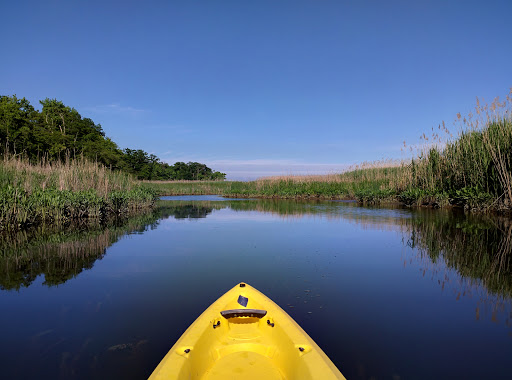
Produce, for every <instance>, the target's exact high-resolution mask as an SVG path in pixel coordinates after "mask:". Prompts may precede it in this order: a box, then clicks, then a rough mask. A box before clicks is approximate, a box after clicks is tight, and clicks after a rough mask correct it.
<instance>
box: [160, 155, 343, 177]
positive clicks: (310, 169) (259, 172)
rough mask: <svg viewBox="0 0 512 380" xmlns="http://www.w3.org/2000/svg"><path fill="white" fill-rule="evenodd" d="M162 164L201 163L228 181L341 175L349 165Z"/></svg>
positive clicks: (268, 161) (259, 161) (282, 162)
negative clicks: (219, 173)
mask: <svg viewBox="0 0 512 380" xmlns="http://www.w3.org/2000/svg"><path fill="white" fill-rule="evenodd" d="M163 161H164V162H167V163H169V164H174V163H175V162H178V161H182V162H188V161H197V162H203V163H205V164H206V165H208V166H209V167H210V168H212V169H213V170H216V171H220V172H223V173H226V175H227V176H226V179H228V180H243V181H247V180H254V179H257V178H261V177H269V176H277V175H308V174H309V175H313V174H332V173H341V172H343V171H344V170H346V169H347V168H348V167H350V164H346V163H343V164H332V163H314V164H308V163H304V162H299V161H296V160H291V159H280V160H271V159H252V160H208V159H203V160H201V159H184V158H183V157H181V158H179V159H165V160H163Z"/></svg>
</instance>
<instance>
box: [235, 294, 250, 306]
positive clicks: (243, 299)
mask: <svg viewBox="0 0 512 380" xmlns="http://www.w3.org/2000/svg"><path fill="white" fill-rule="evenodd" d="M248 302H249V298H247V297H244V296H238V304H239V305H242V306H243V307H247V303H248Z"/></svg>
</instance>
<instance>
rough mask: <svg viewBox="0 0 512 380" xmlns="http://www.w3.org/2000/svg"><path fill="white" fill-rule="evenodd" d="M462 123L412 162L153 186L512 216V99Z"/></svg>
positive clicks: (429, 140)
mask: <svg viewBox="0 0 512 380" xmlns="http://www.w3.org/2000/svg"><path fill="white" fill-rule="evenodd" d="M511 95H512V92H511V94H509V95H508V96H507V97H506V99H505V100H504V101H503V102H500V101H499V99H496V100H495V101H494V102H493V103H491V104H490V105H487V104H485V105H482V104H480V103H479V101H478V100H477V105H476V107H475V110H474V112H473V113H470V114H469V115H468V116H466V117H463V116H461V115H460V114H458V115H457V120H456V123H455V126H456V128H457V133H455V135H453V134H452V133H451V132H450V131H449V129H448V128H447V127H446V126H445V125H444V123H443V124H442V125H440V126H439V127H438V128H437V129H434V128H433V129H432V136H430V137H428V136H426V135H423V140H424V141H423V142H422V146H423V148H422V149H421V150H419V153H417V155H415V157H414V158H413V159H410V160H407V161H401V162H390V161H386V162H378V163H369V164H363V165H360V166H357V167H354V168H352V170H349V171H347V172H345V173H342V174H331V175H325V176H280V177H270V178H262V179H259V180H256V181H251V182H218V183H215V182H188V183H186V182H167V183H152V187H153V189H155V190H156V191H157V192H159V193H160V194H165V195H178V194H220V195H224V196H231V197H261V198H296V199H301V198H302V199H307V198H320V199H357V200H358V201H360V202H363V203H379V202H383V201H385V202H401V203H403V204H406V205H428V206H432V207H442V206H456V207H463V208H466V209H478V210H493V211H501V212H511V211H512V98H511Z"/></svg>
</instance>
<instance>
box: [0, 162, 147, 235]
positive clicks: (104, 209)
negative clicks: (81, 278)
mask: <svg viewBox="0 0 512 380" xmlns="http://www.w3.org/2000/svg"><path fill="white" fill-rule="evenodd" d="M154 198H155V194H154V192H153V191H152V190H150V189H147V188H144V187H141V185H140V183H138V182H137V181H136V180H134V179H133V178H132V177H131V176H129V175H128V174H125V173H121V172H113V171H111V170H109V169H107V168H105V167H104V166H102V165H98V164H96V163H93V162H90V161H87V160H85V159H77V160H67V161H66V162H64V163H61V162H47V161H41V162H40V163H38V164H32V163H30V162H28V161H27V160H24V159H22V158H19V157H14V156H7V157H5V158H4V159H3V161H2V162H0V229H13V230H16V229H19V228H21V227H24V226H27V225H31V224H37V223H40V222H44V221H52V222H55V221H59V222H62V221H68V220H72V219H79V218H91V217H95V218H100V217H104V216H105V215H107V214H122V213H124V212H127V211H129V210H135V209H139V208H145V207H149V206H151V205H152V204H153V202H154Z"/></svg>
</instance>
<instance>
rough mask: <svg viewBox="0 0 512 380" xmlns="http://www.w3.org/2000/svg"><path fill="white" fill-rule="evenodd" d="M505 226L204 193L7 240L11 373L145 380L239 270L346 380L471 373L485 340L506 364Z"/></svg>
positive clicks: (2, 271) (1, 272)
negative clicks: (209, 196) (132, 213)
mask: <svg viewBox="0 0 512 380" xmlns="http://www.w3.org/2000/svg"><path fill="white" fill-rule="evenodd" d="M511 234H512V224H511V223H510V220H507V219H500V218H491V217H476V216H472V215H467V214H463V213H454V212H451V211H447V210H428V209H420V210H412V209H407V208H400V207H397V208H377V207H360V206H358V205H357V204H355V203H346V202H332V201H318V202H299V201H277V200H271V199H269V200H238V201H236V202H231V201H218V200H217V199H209V200H206V201H191V200H187V201H161V202H158V204H157V208H155V209H154V210H152V211H151V212H148V213H146V214H144V215H139V216H136V217H134V218H130V219H125V220H112V221H108V222H105V223H103V224H94V223H92V224H86V225H74V226H66V228H65V229H60V230H59V229H55V228H49V227H44V226H43V227H41V228H39V229H37V230H33V231H28V232H24V233H19V234H17V235H10V236H4V237H3V239H1V240H0V249H1V254H0V286H1V288H2V290H4V291H3V292H1V291H0V302H3V303H0V308H1V309H2V310H3V313H2V314H0V322H2V323H0V325H3V326H8V328H5V329H4V330H3V331H1V333H2V337H3V342H4V344H3V345H0V350H3V351H1V352H2V353H3V358H4V362H3V364H7V366H6V369H5V370H4V372H5V374H6V376H7V377H8V378H35V377H45V376H44V375H43V376H40V375H41V373H44V374H46V375H47V376H46V377H47V378H59V376H60V378H63V379H64V378H65V379H69V378H119V377H127V378H128V377H129V378H146V377H147V376H148V375H149V373H150V371H151V370H152V369H153V368H154V367H155V365H156V364H157V363H158V361H159V360H160V359H161V357H162V356H163V354H164V353H165V352H166V351H167V350H168V349H169V347H170V344H171V343H172V342H173V341H175V340H176V339H177V338H178V337H179V335H180V334H181V333H182V332H183V331H184V329H186V328H187V327H188V325H189V323H190V322H191V319H193V318H194V317H195V316H197V315H199V313H201V312H202V311H203V310H204V308H205V307H206V306H207V305H208V304H210V303H211V302H212V301H213V300H214V299H215V298H217V297H218V295H219V294H220V292H221V291H222V290H227V289H228V288H229V287H231V286H232V285H233V284H232V282H233V281H238V280H244V281H248V282H249V283H251V284H254V285H255V286H257V287H258V288H259V289H260V290H261V291H263V292H264V293H266V294H268V295H269V296H271V297H272V298H273V299H274V300H275V301H276V302H278V303H279V304H280V305H282V306H283V307H284V308H285V309H286V311H287V312H289V313H290V314H291V315H292V316H293V317H294V318H295V319H296V320H297V322H298V323H299V324H301V326H303V327H304V328H305V329H306V331H308V333H309V334H310V335H311V336H313V337H314V339H315V340H317V342H318V343H319V344H320V346H322V348H324V349H325V350H326V352H328V354H329V356H330V357H331V358H332V359H333V361H335V362H336V364H337V365H339V366H340V367H341V368H343V369H344V372H345V375H347V376H348V377H349V378H371V377H372V376H374V377H375V378H392V377H393V376H395V375H396V376H401V378H433V377H435V375H436V373H438V372H439V371H441V370H443V371H444V370H445V369H446V368H448V367H449V368H453V370H452V371H456V372H457V373H456V374H455V375H460V373H462V372H461V371H464V370H465V371H466V372H464V375H467V374H471V373H472V372H471V371H473V370H474V369H475V368H476V367H477V366H478V361H477V360H475V359H474V357H472V358H471V359H470V360H469V359H468V358H467V357H466V356H470V355H474V356H485V355H486V353H487V351H486V347H489V346H492V347H495V348H496V351H497V352H498V354H494V353H493V354H491V353H489V354H488V355H490V356H492V357H490V358H484V359H485V360H486V361H484V359H482V358H480V357H479V358H478V359H479V360H482V361H484V362H485V363H486V365H485V366H486V371H487V370H488V371H494V372H493V373H495V374H502V373H506V371H507V369H506V368H505V370H503V368H501V367H506V366H507V364H506V362H505V360H504V359H503V357H508V356H507V355H509V354H510V352H511V349H512V348H511V345H510V342H512V341H510V339H509V338H508V337H507V334H508V333H509V332H510V331H511V329H510V327H512V326H511V321H510V316H511V314H510V312H511V310H510V307H511V302H510V299H511V297H512V284H511V282H512V280H511V269H512V268H511V262H510V256H511V253H510V250H511V247H510V241H511ZM98 260H101V263H98ZM401 260H402V261H401ZM97 264H101V265H97ZM90 269H92V270H90ZM76 277H78V278H76ZM43 278H44V281H43ZM73 278H76V279H75V280H73V281H69V280H70V279H73ZM37 279H39V280H37ZM64 283H66V285H65V286H61V285H62V284H64ZM41 284H43V285H44V286H43V287H41V286H40V285H41ZM55 285H60V286H58V287H56V286H55ZM185 286H186V291H182V290H183V289H185ZM48 287H49V288H48ZM177 289H178V290H179V291H176V290H177ZM7 290H19V291H18V292H15V291H7ZM1 318H4V319H3V320H2V319H1ZM475 320H477V321H478V322H476V321H475ZM498 324H499V327H497V325H498ZM13 326H14V327H13ZM27 326H28V327H27ZM332 326H336V328H335V329H333V328H332ZM507 326H508V327H507ZM466 337H468V338H467V339H471V340H472V341H474V342H475V344H474V345H471V346H470V345H467V344H466V343H465V342H466V341H465V340H464V339H466ZM340 341H342V342H346V344H343V345H340V344H339V342H340ZM440 342H441V343H440ZM453 352H455V353H456V354H453V355H452V353H453ZM457 355H458V356H460V357H456V356H457ZM497 355H502V357H501V358H498V356H497ZM0 356H2V355H0ZM448 356H450V357H449V358H448ZM452 356H455V357H452ZM497 358H498V359H497ZM27 359H29V360H31V363H32V366H31V369H30V371H32V372H30V373H27V371H29V369H28V368H25V367H24V365H23V363H25V361H26V360H27ZM48 363H52V365H53V366H54V368H50V367H49V366H48ZM432 363H434V365H433V366H432V365H431V364H432ZM436 363H441V364H436ZM453 363H455V364H456V365H455V364H454V365H452V364H453ZM461 363H470V364H471V365H469V364H467V365H466V364H464V365H462V364H461ZM473 363H476V364H474V365H473ZM488 363H498V364H496V365H495V364H492V365H489V364H488ZM500 363H501V364H500ZM500 365H501V367H499V366H500ZM57 367H58V368H57ZM462 367H463V368H462ZM490 367H492V368H490ZM418 368H421V370H420V371H419V370H418ZM120 369H122V370H120ZM45 371H46V372H45ZM429 371H430V372H429ZM420 372H421V373H420ZM423 372H424V373H423ZM451 374H452V375H453V374H454V373H453V372H452V373H451ZM22 375H24V376H22ZM460 376H462V375H460ZM7 377H6V378H7ZM446 377H449V375H446ZM463 377H464V376H463ZM475 377H478V376H477V374H476V372H475ZM484 377H485V376H484ZM489 377H492V376H489Z"/></svg>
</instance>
